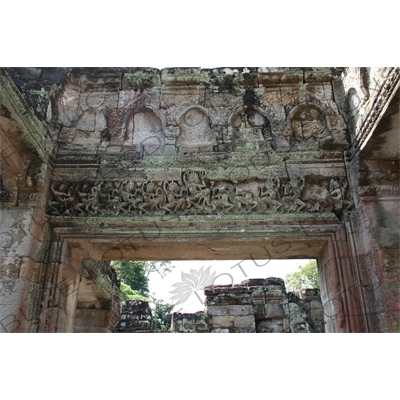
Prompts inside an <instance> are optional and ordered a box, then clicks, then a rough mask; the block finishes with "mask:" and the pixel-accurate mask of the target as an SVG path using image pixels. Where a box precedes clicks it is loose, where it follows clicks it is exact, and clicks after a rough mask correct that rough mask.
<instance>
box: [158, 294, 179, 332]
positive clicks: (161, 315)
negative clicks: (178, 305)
mask: <svg viewBox="0 0 400 400" xmlns="http://www.w3.org/2000/svg"><path fill="white" fill-rule="evenodd" d="M173 308H174V305H173V304H168V303H165V302H164V301H162V300H155V301H154V309H153V321H154V328H155V329H156V330H158V331H168V330H170V328H171V312H172V309H173Z"/></svg>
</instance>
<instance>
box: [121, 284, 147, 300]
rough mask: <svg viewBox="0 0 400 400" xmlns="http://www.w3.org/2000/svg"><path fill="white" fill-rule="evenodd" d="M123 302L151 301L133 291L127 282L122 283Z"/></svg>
mask: <svg viewBox="0 0 400 400" xmlns="http://www.w3.org/2000/svg"><path fill="white" fill-rule="evenodd" d="M120 290H121V295H122V300H124V301H126V300H142V301H147V302H149V301H150V299H148V298H147V297H144V296H142V295H141V294H140V293H139V292H138V291H137V290H132V289H131V287H130V286H128V285H127V284H126V283H125V282H121V286H120Z"/></svg>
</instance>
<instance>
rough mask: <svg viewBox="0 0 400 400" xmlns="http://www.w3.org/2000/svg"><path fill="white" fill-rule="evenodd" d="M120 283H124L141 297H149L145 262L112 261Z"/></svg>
mask: <svg viewBox="0 0 400 400" xmlns="http://www.w3.org/2000/svg"><path fill="white" fill-rule="evenodd" d="M111 266H112V267H114V268H115V271H116V272H117V275H118V277H119V279H120V280H121V283H122V282H123V283H125V284H126V285H128V286H129V287H130V288H131V289H132V290H134V291H137V292H138V293H139V294H140V295H141V296H144V297H147V296H149V278H148V274H147V271H146V262H145V261H112V262H111Z"/></svg>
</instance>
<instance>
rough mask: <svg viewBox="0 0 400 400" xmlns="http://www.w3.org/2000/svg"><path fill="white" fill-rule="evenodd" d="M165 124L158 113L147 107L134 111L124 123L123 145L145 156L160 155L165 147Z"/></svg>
mask: <svg viewBox="0 0 400 400" xmlns="http://www.w3.org/2000/svg"><path fill="white" fill-rule="evenodd" d="M164 131H165V123H163V118H162V116H161V115H160V113H159V112H157V111H156V110H154V109H151V108H148V107H142V108H136V109H134V110H133V111H132V112H131V113H130V115H129V117H128V119H127V122H126V131H125V138H124V144H125V145H128V146H133V147H134V148H135V149H136V150H137V151H141V152H144V153H146V154H153V153H161V152H162V151H163V149H164V146H165V134H164Z"/></svg>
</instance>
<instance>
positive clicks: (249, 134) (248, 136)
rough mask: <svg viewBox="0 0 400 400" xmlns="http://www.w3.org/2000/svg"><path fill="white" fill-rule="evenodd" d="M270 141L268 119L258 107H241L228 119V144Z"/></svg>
mask: <svg viewBox="0 0 400 400" xmlns="http://www.w3.org/2000/svg"><path fill="white" fill-rule="evenodd" d="M271 139H272V136H271V126H270V122H269V119H268V118H267V116H266V115H265V113H264V111H263V110H262V109H261V108H260V107H256V106H254V107H249V108H246V109H245V108H243V107H241V108H240V109H239V110H238V111H237V112H236V113H235V114H233V115H232V117H231V118H230V126H229V135H228V142H231V141H234V142H235V143H237V144H245V143H248V142H263V141H265V140H271Z"/></svg>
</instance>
